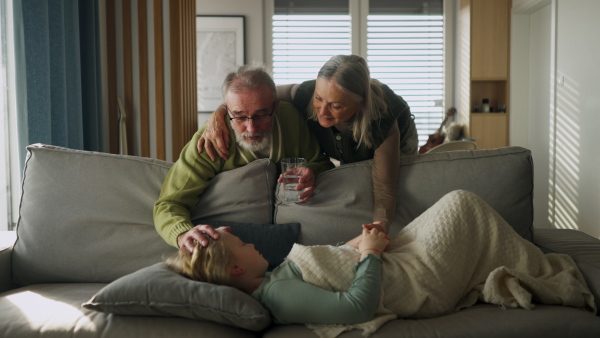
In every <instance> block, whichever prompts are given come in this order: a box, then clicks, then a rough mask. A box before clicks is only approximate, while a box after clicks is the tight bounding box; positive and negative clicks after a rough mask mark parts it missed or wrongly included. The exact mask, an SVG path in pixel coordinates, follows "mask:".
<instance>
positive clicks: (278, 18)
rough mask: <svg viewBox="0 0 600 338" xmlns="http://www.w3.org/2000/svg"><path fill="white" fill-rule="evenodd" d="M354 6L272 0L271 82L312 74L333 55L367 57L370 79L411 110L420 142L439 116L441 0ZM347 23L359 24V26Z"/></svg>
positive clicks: (373, 0)
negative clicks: (402, 101) (380, 84)
mask: <svg viewBox="0 0 600 338" xmlns="http://www.w3.org/2000/svg"><path fill="white" fill-rule="evenodd" d="M356 1H358V0H354V3H355V4H356V3H358V2H356ZM352 3H353V1H352V0H351V1H348V0H335V1H322V0H321V1H313V0H310V1H291V0H274V15H273V21H272V24H273V27H272V32H273V33H272V34H273V35H272V38H273V39H272V50H273V59H272V60H273V76H274V79H275V83H276V84H278V85H280V84H289V83H300V82H302V81H305V80H309V79H314V78H316V75H317V73H318V71H319V69H320V67H321V66H322V65H323V63H325V61H327V60H328V59H329V58H330V57H331V56H332V55H336V54H350V53H354V54H359V55H361V56H363V57H364V58H365V59H366V60H367V63H368V64H369V67H370V70H371V76H372V77H373V78H375V79H378V80H379V81H381V82H383V83H385V84H386V85H388V86H389V87H390V88H392V89H393V90H394V92H395V93H396V94H398V95H400V96H402V97H403V98H404V99H405V100H406V101H407V102H408V104H409V106H410V107H411V111H412V113H413V115H415V123H416V125H417V130H418V133H419V144H424V143H425V142H426V140H427V137H428V135H429V134H431V133H433V132H434V131H435V130H436V129H438V128H439V126H440V123H441V121H442V118H443V108H442V106H443V105H442V102H443V100H444V96H445V95H444V94H445V92H444V89H445V86H444V83H445V77H444V75H445V66H444V65H445V60H444V39H445V37H444V21H445V18H444V13H443V2H442V0H430V1H426V0H420V1H394V0H369V1H368V6H367V8H366V9H364V7H365V6H364V4H363V6H362V7H361V6H360V4H361V3H358V4H359V5H358V6H354V7H355V8H354V7H352V8H351V5H352ZM366 12H368V13H366ZM353 22H354V23H353ZM361 23H364V24H361ZM353 27H365V28H364V31H360V29H358V30H357V29H356V28H354V30H353ZM353 32H354V35H355V36H354V37H353V36H352V35H353Z"/></svg>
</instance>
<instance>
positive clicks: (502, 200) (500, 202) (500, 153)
mask: <svg viewBox="0 0 600 338" xmlns="http://www.w3.org/2000/svg"><path fill="white" fill-rule="evenodd" d="M371 165H372V161H364V162H358V163H354V164H348V165H343V166H340V167H337V168H335V169H333V170H330V171H328V172H325V173H323V174H321V175H320V176H319V177H318V178H317V182H316V187H315V192H314V195H313V196H312V197H311V198H310V200H309V201H308V202H307V203H305V204H293V203H287V202H283V198H282V197H283V191H282V189H281V187H278V188H277V192H276V193H277V199H276V209H275V222H276V223H289V222H300V223H301V224H302V226H301V231H300V236H299V241H300V243H302V244H306V245H317V244H333V243H337V242H339V241H346V240H349V239H351V238H354V237H355V236H357V235H358V234H359V233H360V231H361V224H363V223H371V222H372V221H373V219H372V217H373V188H372V176H371ZM458 189H462V190H468V191H471V192H474V193H476V194H477V195H479V196H480V197H482V198H483V200H484V201H486V202H487V203H488V204H490V205H491V206H492V207H493V208H494V209H496V211H498V212H499V213H500V215H501V216H502V217H503V218H504V219H505V220H506V221H507V222H508V223H509V224H510V225H511V226H512V227H513V228H514V229H515V230H516V231H517V232H518V233H519V234H520V235H521V236H523V237H524V238H526V239H528V240H532V238H533V202H532V201H533V195H532V194H533V167H532V159H531V152H530V151H529V150H527V149H524V148H520V147H507V148H500V149H493V150H467V151H451V152H440V153H430V154H423V155H414V156H404V157H402V158H401V164H400V172H399V180H398V194H397V207H396V214H395V217H394V222H393V224H392V226H391V229H390V233H391V234H394V233H396V232H398V231H400V229H402V228H403V227H404V226H406V225H407V224H409V223H410V222H411V221H412V220H414V219H415V218H416V217H417V216H419V215H420V214H421V213H423V212H424V211H425V210H426V209H427V208H429V207H430V206H431V205H433V204H434V203H435V202H436V201H437V200H439V199H440V198H441V197H442V196H444V195H445V194H447V193H448V192H450V191H453V190H458Z"/></svg>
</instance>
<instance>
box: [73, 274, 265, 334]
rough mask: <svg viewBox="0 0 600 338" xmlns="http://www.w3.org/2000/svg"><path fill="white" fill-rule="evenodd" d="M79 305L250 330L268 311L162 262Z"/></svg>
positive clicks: (235, 292)
mask: <svg viewBox="0 0 600 338" xmlns="http://www.w3.org/2000/svg"><path fill="white" fill-rule="evenodd" d="M82 306H83V307H84V308H86V309H91V310H96V311H101V312H107V313H115V314H119V315H136V316H169V317H171V316H175V317H185V318H190V319H200V320H209V321H213V322H217V323H221V324H227V325H232V326H236V327H240V328H243V329H247V330H252V331H260V330H262V329H264V328H266V327H267V326H269V325H270V323H271V317H270V315H269V312H268V311H267V310H266V309H265V308H264V307H263V306H262V305H261V304H260V303H259V302H258V301H257V300H255V299H254V298H252V296H250V295H248V294H246V293H244V292H242V291H240V290H238V289H236V288H233V287H229V286H221V285H215V284H209V283H202V282H197V281H193V280H190V279H187V278H185V277H183V276H181V275H179V274H177V273H175V272H173V271H171V270H169V269H168V268H167V267H166V266H165V265H164V263H158V264H155V265H152V266H149V267H147V268H144V269H141V270H138V271H136V272H134V273H132V274H129V275H127V276H124V277H121V278H119V279H117V280H116V281H114V282H112V283H110V284H109V285H107V286H106V287H104V288H103V289H102V290H100V291H98V293H97V294H95V295H94V296H93V297H92V298H91V299H90V300H89V301H87V302H86V303H83V304H82Z"/></svg>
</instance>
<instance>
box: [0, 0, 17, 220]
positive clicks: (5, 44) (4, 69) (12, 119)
mask: <svg viewBox="0 0 600 338" xmlns="http://www.w3.org/2000/svg"><path fill="white" fill-rule="evenodd" d="M13 17H14V16H13V9H12V1H1V2H0V138H1V139H0V189H2V193H0V230H14V227H15V224H16V222H17V217H18V206H19V199H20V195H19V188H18V187H19V181H20V172H21V170H20V166H19V147H18V140H17V133H16V130H17V123H16V120H17V114H16V111H17V109H16V108H15V98H14V95H15V92H14V88H15V74H14V73H15V70H14V68H15V57H14V54H13V51H14V47H13V46H14V39H13V28H12V25H13V21H12V18H13Z"/></svg>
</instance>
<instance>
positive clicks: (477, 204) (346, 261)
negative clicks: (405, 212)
mask: <svg viewBox="0 0 600 338" xmlns="http://www.w3.org/2000/svg"><path fill="white" fill-rule="evenodd" d="M349 226H351V225H349ZM358 258H359V253H358V252H357V250H356V249H354V248H352V247H350V246H345V245H344V246H340V247H334V246H314V247H307V246H302V245H295V246H294V248H293V249H292V251H291V252H290V254H289V256H288V259H290V260H292V261H293V262H294V263H295V264H296V265H298V267H299V268H300V269H301V270H302V276H303V278H304V280H305V281H307V282H309V283H311V284H314V285H317V286H320V287H322V288H325V289H327V290H331V291H345V290H348V288H349V287H350V285H351V284H352V282H353V280H354V269H353V267H354V266H355V265H356V262H357V261H358ZM382 258H383V280H382V296H381V300H380V305H379V309H378V311H377V314H376V316H375V318H374V319H373V320H371V321H369V322H366V323H362V324H358V325H351V326H347V325H308V327H310V328H311V329H313V330H314V331H315V333H317V335H319V336H320V337H336V336H337V335H339V334H340V333H342V332H344V331H346V330H350V329H354V328H358V329H362V330H363V334H364V335H365V336H368V335H369V334H372V333H374V332H375V331H376V330H377V329H378V328H379V327H380V326H381V325H383V324H384V323H386V322H387V321H389V320H392V319H394V318H397V317H400V318H425V317H434V316H440V315H443V314H447V313H451V312H455V311H458V310H460V309H462V308H465V307H468V306H471V305H473V304H475V303H476V302H477V300H478V299H479V300H482V301H484V302H487V303H492V304H498V305H500V306H502V307H505V308H516V307H522V308H525V309H532V308H533V307H534V305H533V304H532V302H538V303H543V304H556V305H566V306H573V307H578V308H585V309H588V310H590V311H592V312H594V313H595V312H596V305H595V303H594V297H593V295H592V294H591V292H590V291H589V289H588V287H587V284H586V283H585V280H584V278H583V276H582V274H581V272H580V271H579V269H578V268H577V266H576V265H575V263H574V261H573V260H572V259H571V258H570V257H569V256H567V255H560V254H546V255H545V254H543V253H542V252H541V251H540V250H539V249H538V248H537V247H536V246H535V245H533V244H532V243H530V242H529V241H527V240H525V239H523V238H522V237H521V236H519V235H518V234H517V233H516V232H515V231H514V230H513V229H512V228H511V227H510V226H509V225H508V224H507V223H506V222H505V221H504V219H502V217H501V216H500V215H498V214H497V213H496V212H495V211H494V210H493V209H492V208H491V207H490V206H489V205H487V204H486V203H485V202H483V201H482V200H481V199H480V198H479V197H477V196H476V195H474V194H472V193H470V192H466V191H455V192H452V193H450V194H448V195H446V196H444V197H443V198H442V199H441V200H440V201H439V202H437V203H436V204H435V205H434V206H432V207H431V208H430V209H428V210H427V211H426V212H424V213H423V214H422V215H421V216H419V217H418V218H417V219H415V220H414V221H413V222H412V223H410V224H409V225H408V226H406V227H405V228H404V229H402V230H401V231H400V232H399V233H398V234H397V236H396V237H395V238H393V239H392V241H391V243H390V247H389V249H388V250H387V251H385V253H384V254H383V257H382Z"/></svg>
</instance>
